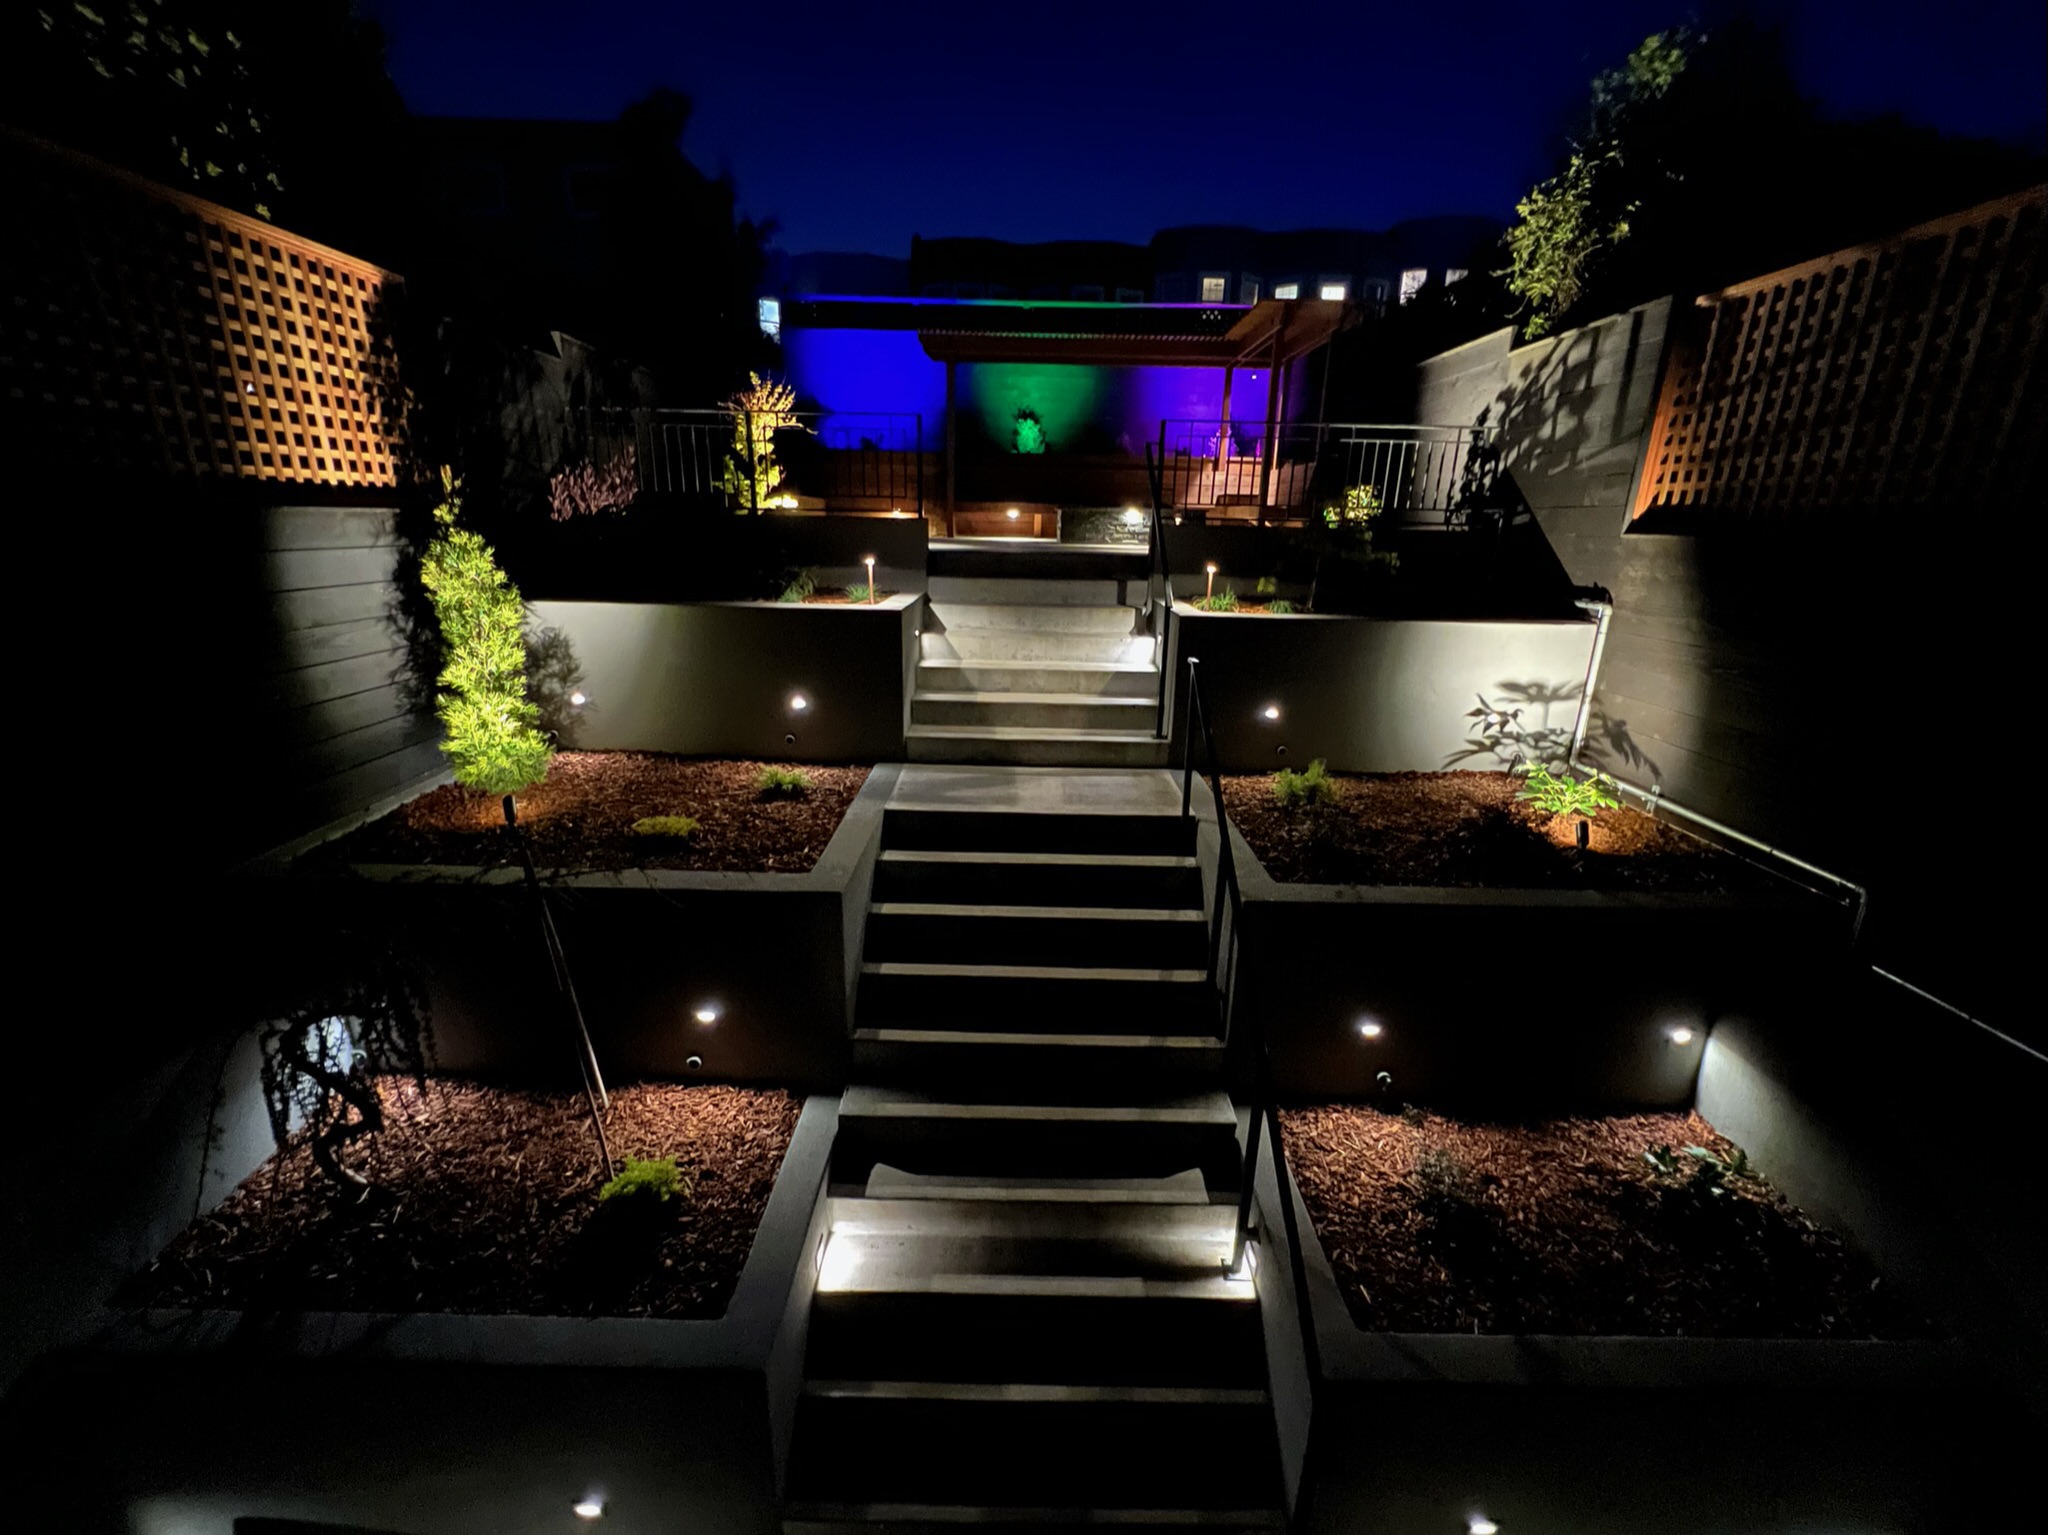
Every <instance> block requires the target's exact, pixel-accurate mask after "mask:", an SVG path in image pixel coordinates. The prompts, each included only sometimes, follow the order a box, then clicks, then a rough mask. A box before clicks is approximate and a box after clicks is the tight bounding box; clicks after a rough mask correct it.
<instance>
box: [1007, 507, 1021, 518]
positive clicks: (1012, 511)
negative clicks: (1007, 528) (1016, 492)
mask: <svg viewBox="0 0 2048 1535" xmlns="http://www.w3.org/2000/svg"><path fill="white" fill-rule="evenodd" d="M1003 515H1004V516H1005V517H1007V518H1009V519H1010V521H1012V522H1015V521H1016V520H1017V518H1018V516H1019V515H1020V514H1019V513H1018V511H1017V508H1015V507H1014V506H1013V507H1011V508H1010V509H1009V510H1008V511H1007V512H1005V513H1003Z"/></svg>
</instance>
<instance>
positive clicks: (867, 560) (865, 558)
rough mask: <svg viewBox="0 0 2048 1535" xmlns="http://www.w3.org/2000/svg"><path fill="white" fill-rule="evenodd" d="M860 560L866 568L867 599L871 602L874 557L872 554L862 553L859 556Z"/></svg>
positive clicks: (873, 581) (873, 594)
mask: <svg viewBox="0 0 2048 1535" xmlns="http://www.w3.org/2000/svg"><path fill="white" fill-rule="evenodd" d="M860 560H861V563H862V564H863V565H865V566H867V568H868V601H869V602H873V601H874V600H875V557H874V556H873V555H872V554H864V555H862V556H861V557H860Z"/></svg>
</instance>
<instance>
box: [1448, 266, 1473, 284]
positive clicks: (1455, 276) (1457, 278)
mask: <svg viewBox="0 0 2048 1535" xmlns="http://www.w3.org/2000/svg"><path fill="white" fill-rule="evenodd" d="M1468 275H1469V273H1468V269H1467V268H1465V267H1461V266H1454V267H1451V268H1450V269H1449V270H1447V271H1446V272H1445V273H1444V286H1445V287H1446V288H1448V287H1449V286H1450V285H1451V284H1452V283H1454V282H1463V281H1464V280H1465V278H1466V277H1467V276H1468Z"/></svg>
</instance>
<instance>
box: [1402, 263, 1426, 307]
mask: <svg viewBox="0 0 2048 1535" xmlns="http://www.w3.org/2000/svg"><path fill="white" fill-rule="evenodd" d="M1428 281H1429V268H1428V267H1420V266H1412V267H1409V268H1408V269H1407V270H1406V271H1404V272H1402V274H1401V302H1402V303H1404V304H1405V303H1407V302H1408V301H1409V300H1410V299H1412V298H1414V297H1415V295H1416V294H1418V293H1420V292H1421V291H1422V285H1423V284H1424V283H1426V282H1428Z"/></svg>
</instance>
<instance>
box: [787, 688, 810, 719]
mask: <svg viewBox="0 0 2048 1535" xmlns="http://www.w3.org/2000/svg"><path fill="white" fill-rule="evenodd" d="M810 706H811V701H810V700H809V699H808V698H806V697H804V695H803V694H801V693H792V694H790V695H789V707H790V709H791V710H792V711H793V712H794V713H797V714H801V713H803V712H804V710H806V709H808V708H810Z"/></svg>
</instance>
